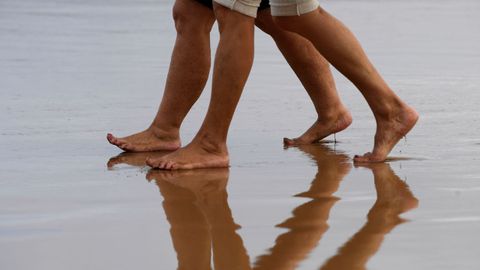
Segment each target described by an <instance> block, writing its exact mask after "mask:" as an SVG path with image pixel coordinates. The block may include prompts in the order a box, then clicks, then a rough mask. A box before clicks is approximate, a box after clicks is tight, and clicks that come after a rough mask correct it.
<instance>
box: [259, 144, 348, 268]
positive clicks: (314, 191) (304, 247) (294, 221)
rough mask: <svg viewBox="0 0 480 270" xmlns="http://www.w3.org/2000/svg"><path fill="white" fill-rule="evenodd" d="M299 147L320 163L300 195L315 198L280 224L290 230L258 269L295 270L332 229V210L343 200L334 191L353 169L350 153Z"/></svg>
mask: <svg viewBox="0 0 480 270" xmlns="http://www.w3.org/2000/svg"><path fill="white" fill-rule="evenodd" d="M299 149H300V150H301V151H303V152H304V153H306V154H307V155H308V156H309V157H310V158H312V159H313V160H314V161H315V163H316V164H317V166H318V172H317V174H316V175H315V178H314V179H313V181H312V183H311V185H310V188H309V189H308V190H307V191H305V192H303V193H300V194H298V195H297V196H301V197H306V198H311V199H312V200H311V201H309V202H306V203H304V204H302V205H300V206H298V207H297V208H295V209H294V210H293V211H292V217H291V218H289V219H287V220H285V221H284V222H282V223H281V224H279V225H277V226H279V227H283V228H287V229H289V231H288V232H286V233H284V234H281V235H280V236H278V237H277V239H276V240H275V246H274V247H272V248H271V249H270V250H269V254H268V255H263V256H261V257H259V258H258V259H257V261H256V263H255V268H256V269H295V267H296V266H297V265H298V263H300V262H301V261H302V260H303V259H305V258H306V257H307V255H308V254H309V253H310V251H312V250H313V249H314V248H315V247H316V246H317V244H318V241H319V240H320V238H322V236H323V234H324V233H325V232H326V231H327V230H328V224H327V220H328V217H329V215H330V210H331V209H332V207H333V205H334V204H335V203H336V202H337V201H338V200H339V199H338V198H336V197H334V196H333V193H335V192H336V191H337V190H338V187H339V185H340V181H342V179H343V177H344V176H345V175H346V174H347V173H348V172H349V170H350V167H351V165H350V164H349V163H347V162H348V156H346V155H343V154H338V153H336V152H334V151H331V150H330V149H329V148H328V147H326V146H324V145H305V146H301V147H299Z"/></svg>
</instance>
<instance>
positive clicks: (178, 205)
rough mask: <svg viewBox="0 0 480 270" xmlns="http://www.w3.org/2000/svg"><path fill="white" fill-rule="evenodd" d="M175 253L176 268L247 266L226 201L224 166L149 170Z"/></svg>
mask: <svg viewBox="0 0 480 270" xmlns="http://www.w3.org/2000/svg"><path fill="white" fill-rule="evenodd" d="M147 179H149V180H155V181H156V183H157V185H158V187H159V189H160V193H161V194H162V196H163V198H164V201H163V208H164V210H165V214H166V216H167V219H168V222H169V223H170V226H171V229H170V234H171V237H172V241H173V246H174V248H175V251H176V253H177V259H178V269H194V270H202V269H211V267H210V266H211V261H210V259H211V257H212V256H211V252H212V251H213V265H214V267H215V269H225V270H227V269H239V270H243V269H250V263H249V258H248V255H247V252H246V250H245V248H244V246H243V241H242V239H241V238H240V236H239V235H238V234H237V233H236V230H237V229H238V228H239V226H238V225H236V224H235V222H234V220H233V217H232V213H231V210H230V207H229V206H228V202H227V197H228V195H227V191H226V186H227V182H228V169H201V170H189V171H159V170H151V171H150V172H149V173H148V174H147Z"/></svg>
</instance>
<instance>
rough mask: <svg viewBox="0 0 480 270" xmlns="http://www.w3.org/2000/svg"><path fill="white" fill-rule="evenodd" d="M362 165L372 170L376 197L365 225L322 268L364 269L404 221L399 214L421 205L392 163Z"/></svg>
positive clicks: (335, 269)
mask: <svg viewBox="0 0 480 270" xmlns="http://www.w3.org/2000/svg"><path fill="white" fill-rule="evenodd" d="M361 167H365V168H369V169H371V171H372V173H373V177H374V180H375V189H376V191H377V200H376V201H375V204H374V205H373V207H372V208H371V209H370V212H369V213H368V215H367V222H366V223H365V225H364V226H363V227H362V228H361V229H360V230H359V231H358V232H357V233H356V234H355V235H353V236H352V237H351V238H350V240H348V242H347V243H345V244H344V245H343V246H342V247H341V248H340V249H339V250H338V252H337V254H336V255H335V256H333V257H331V258H330V259H328V260H327V262H326V263H325V264H324V265H323V266H322V267H321V268H320V269H322V270H347V269H348V270H355V269H365V267H366V264H367V262H368V260H369V259H370V258H371V257H372V256H373V255H375V253H376V252H377V251H378V250H379V249H380V246H381V245H382V242H383V240H384V237H385V235H386V234H388V233H389V232H390V231H392V230H393V229H394V228H395V227H396V226H397V225H399V224H401V223H403V222H404V221H405V220H403V219H402V218H401V217H400V216H399V215H400V214H402V213H405V212H407V211H409V210H411V209H413V208H416V207H417V205H418V200H417V199H416V198H415V197H414V196H413V194H412V192H411V191H410V189H409V188H408V186H407V184H406V183H405V182H404V181H402V180H401V179H400V178H399V177H398V176H397V175H395V173H394V172H393V170H392V169H391V167H390V165H388V164H387V163H378V164H370V165H365V166H361Z"/></svg>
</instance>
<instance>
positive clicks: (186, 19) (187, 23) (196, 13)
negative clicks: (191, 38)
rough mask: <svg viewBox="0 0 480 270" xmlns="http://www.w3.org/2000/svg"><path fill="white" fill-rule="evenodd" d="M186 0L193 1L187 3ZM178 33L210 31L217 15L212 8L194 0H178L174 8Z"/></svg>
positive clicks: (173, 15)
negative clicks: (214, 14)
mask: <svg viewBox="0 0 480 270" xmlns="http://www.w3.org/2000/svg"><path fill="white" fill-rule="evenodd" d="M186 2H192V3H189V4H187V3H186ZM172 17H173V21H174V23H175V29H176V31H177V34H179V35H183V34H188V35H192V34H204V33H210V31H211V29H212V26H213V23H214V22H215V17H214V16H213V13H212V11H211V10H209V9H208V8H206V7H204V6H200V4H198V3H195V2H193V1H176V2H175V5H174V6H173V10H172Z"/></svg>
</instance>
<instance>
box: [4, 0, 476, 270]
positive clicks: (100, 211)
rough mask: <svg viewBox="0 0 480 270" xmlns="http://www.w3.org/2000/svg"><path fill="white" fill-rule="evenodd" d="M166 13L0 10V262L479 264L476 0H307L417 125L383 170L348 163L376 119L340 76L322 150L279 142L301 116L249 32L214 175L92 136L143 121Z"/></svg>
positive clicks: (120, 5) (275, 65)
mask: <svg viewBox="0 0 480 270" xmlns="http://www.w3.org/2000/svg"><path fill="white" fill-rule="evenodd" d="M170 5H171V3H170V2H168V3H167V2H161V1H132V0H120V1H115V3H113V2H112V3H110V2H105V1H93V0H86V1H53V0H47V1H33V0H25V1H14V0H4V1H2V2H1V3H0V110H1V111H0V112H1V113H0V145H1V149H2V151H0V161H1V166H2V169H1V171H0V184H1V186H2V188H1V189H0V268H1V269H9V270H10V269H49V270H51V269H176V268H178V267H184V269H210V268H214V269H365V268H367V269H421V270H426V269H435V270H437V269H478V268H479V267H480V260H479V258H478V253H479V251H480V249H479V248H478V247H477V245H478V242H479V241H480V236H479V234H478V228H480V169H479V166H478V164H479V161H480V158H479V154H478V153H480V138H479V136H478V134H479V133H480V122H479V121H480V120H479V117H478V116H479V115H480V109H479V107H478V104H479V103H480V91H479V90H480V76H479V74H480V50H479V48H480V47H479V46H480V45H479V44H480V32H479V31H478V28H479V26H480V17H479V16H478V14H479V12H480V3H479V2H478V1H474V0H472V1H453V0H442V1H427V0H421V1H393V0H392V1H371V0H367V1H327V2H326V3H325V4H323V6H324V7H325V8H326V9H327V10H329V11H330V12H331V13H333V14H334V15H336V16H337V17H339V18H340V19H341V20H342V21H344V22H345V23H346V24H347V25H348V26H349V27H350V28H351V29H352V30H353V32H354V33H356V35H357V36H358V38H359V39H360V41H361V42H362V44H363V45H364V47H365V49H366V51H367V53H368V54H369V55H370V57H371V59H372V61H373V62H374V63H375V64H376V65H377V67H378V69H379V70H380V71H381V73H382V74H383V75H384V77H385V79H386V80H387V81H388V82H389V83H390V84H391V85H392V87H393V88H394V89H395V90H396V91H397V93H398V94H399V95H400V96H401V97H402V98H404V99H405V100H406V101H407V102H408V103H410V104H412V105H413V106H414V107H416V108H417V109H418V111H419V112H420V114H421V119H420V121H419V123H418V124H417V127H416V128H415V129H414V130H413V131H412V132H411V133H410V135H408V136H407V138H406V140H405V141H401V142H400V143H399V145H398V146H397V147H396V148H395V150H394V151H393V152H392V154H391V157H392V160H391V161H390V162H388V163H385V164H377V165H374V166H368V167H355V166H353V164H352V162H351V158H352V157H353V155H354V154H359V153H363V152H365V151H367V150H369V149H370V148H371V146H372V144H373V140H372V137H373V134H374V121H373V117H372V115H371V113H370V112H369V110H368V107H367V105H366V103H365V102H364V101H363V99H362V98H361V95H360V94H359V93H358V92H357V91H356V90H355V88H354V87H353V86H352V85H351V84H350V83H349V82H348V81H347V80H345V79H344V78H343V77H342V76H340V75H339V74H338V73H335V77H336V79H337V86H338V89H339V91H340V94H341V97H342V99H343V100H344V101H345V104H346V105H347V106H348V107H349V108H350V109H351V112H352V114H353V117H354V122H353V124H352V126H351V127H350V128H349V129H348V130H346V131H344V132H342V133H340V134H337V140H339V142H338V143H337V144H332V143H329V144H319V145H314V146H309V147H302V148H289V149H283V146H282V138H283V137H284V136H295V135H299V134H300V133H301V132H303V131H304V130H305V129H306V128H307V127H308V126H310V124H311V123H312V122H313V121H314V119H315V115H314V110H313V106H312V105H311V104H310V103H309V101H308V98H307V95H306V93H305V92H304V91H303V90H302V87H301V85H300V83H299V82H298V80H297V79H296V78H295V76H294V74H293V72H291V71H290V70H289V68H288V66H287V65H286V63H285V61H284V60H283V59H282V58H281V56H280V54H279V53H278V51H277V49H276V48H275V46H274V44H273V42H272V41H271V40H270V39H269V38H268V37H267V36H265V35H264V34H262V33H261V32H259V31H257V34H256V58H255V64H254V69H253V71H252V75H251V77H250V79H249V81H248V83H247V86H246V89H245V91H244V95H243V97H242V100H241V101H240V105H239V108H238V110H237V114H236V116H235V119H234V121H233V123H232V128H231V131H230V138H229V147H230V153H231V167H230V168H229V169H228V170H227V169H219V170H199V171H194V172H174V173H169V172H160V171H149V170H148V168H147V167H145V166H144V164H143V160H144V159H145V156H146V154H120V153H121V152H120V151H119V150H118V149H115V148H114V147H112V146H111V145H109V144H108V143H107V142H106V140H105V134H106V133H107V132H113V133H114V134H118V135H127V134H130V133H132V132H135V131H139V130H141V129H143V128H145V127H146V126H147V125H148V124H149V122H150V119H151V118H152V117H153V115H154V113H155V111H156V108H157V105H158V104H157V103H158V101H159V100H160V97H161V94H162V88H163V84H164V82H165V76H166V72H167V68H168V64H169V58H170V51H171V49H172V46H173V42H174V38H175V33H174V32H173V24H172V20H171V16H170V13H171V10H170V9H171V7H170ZM217 40H218V34H217V32H216V31H214V33H213V34H212V44H216V41H217ZM209 87H210V83H209V84H208V85H207V88H206V89H207V91H205V93H204V95H203V96H202V97H201V99H200V101H199V102H198V104H196V105H195V107H194V109H193V111H192V112H191V114H190V115H189V116H188V118H187V119H186V121H185V123H184V126H183V128H182V140H183V142H188V141H189V140H190V139H191V138H192V137H193V135H194V134H195V131H196V130H197V129H198V127H199V125H200V123H201V120H202V118H203V116H204V114H205V111H206V108H207V105H208V99H209V92H210V91H209ZM329 139H332V138H329ZM119 154H120V155H119ZM161 154H162V153H156V155H161ZM182 269H183V268H182Z"/></svg>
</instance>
